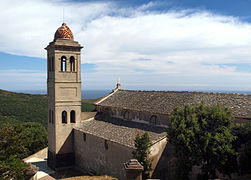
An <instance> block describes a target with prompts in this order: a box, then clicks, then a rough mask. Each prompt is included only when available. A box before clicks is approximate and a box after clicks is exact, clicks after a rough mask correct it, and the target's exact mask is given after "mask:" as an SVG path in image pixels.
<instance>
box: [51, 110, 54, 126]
mask: <svg viewBox="0 0 251 180" xmlns="http://www.w3.org/2000/svg"><path fill="white" fill-rule="evenodd" d="M51 123H52V124H53V123H54V112H53V111H51Z"/></svg>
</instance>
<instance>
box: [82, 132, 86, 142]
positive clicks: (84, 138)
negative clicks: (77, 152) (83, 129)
mask: <svg viewBox="0 0 251 180" xmlns="http://www.w3.org/2000/svg"><path fill="white" fill-rule="evenodd" d="M83 140H84V141H86V134H85V133H83Z"/></svg>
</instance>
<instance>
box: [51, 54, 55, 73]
mask: <svg viewBox="0 0 251 180" xmlns="http://www.w3.org/2000/svg"><path fill="white" fill-rule="evenodd" d="M51 71H55V68H54V57H53V56H52V57H51Z"/></svg>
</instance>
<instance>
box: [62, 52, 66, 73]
mask: <svg viewBox="0 0 251 180" xmlns="http://www.w3.org/2000/svg"><path fill="white" fill-rule="evenodd" d="M61 71H63V72H65V71H66V57H65V56H62V57H61Z"/></svg>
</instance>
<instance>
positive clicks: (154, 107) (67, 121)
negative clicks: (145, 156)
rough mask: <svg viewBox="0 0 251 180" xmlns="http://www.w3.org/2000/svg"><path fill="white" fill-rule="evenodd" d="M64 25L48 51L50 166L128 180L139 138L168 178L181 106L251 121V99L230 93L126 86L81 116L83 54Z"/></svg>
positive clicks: (158, 171)
mask: <svg viewBox="0 0 251 180" xmlns="http://www.w3.org/2000/svg"><path fill="white" fill-rule="evenodd" d="M82 48H83V47H82V46H81V45H80V44H79V43H78V42H77V41H74V38H73V34H72V32H71V30H70V29H69V27H68V26H67V25H66V24H65V23H63V24H62V26H61V27H59V28H58V29H57V31H56V33H55V36H54V40H53V41H52V42H51V43H50V44H49V45H48V46H47V47H46V48H45V49H46V50H47V67H48V68H47V69H48V73H47V77H48V78H47V92H48V113H49V114H48V166H49V167H51V168H52V169H61V168H66V167H71V166H75V167H77V168H79V169H80V170H82V171H84V172H89V173H92V174H106V175H111V176H114V177H117V178H119V179H126V172H125V169H124V163H125V162H127V161H128V160H130V159H131V158H132V151H133V150H134V149H135V147H134V139H135V137H136V135H137V134H143V133H148V134H149V136H150V140H151V142H152V146H151V157H150V158H151V159H153V163H152V169H153V171H152V173H151V175H152V176H153V177H155V178H161V179H165V178H166V177H167V174H168V173H169V172H170V169H171V168H172V156H170V155H169V154H171V148H169V145H168V143H167V138H166V130H165V128H166V127H167V123H168V117H169V115H170V113H171V111H172V110H173V108H175V107H182V106H183V105H184V104H193V103H200V102H204V103H205V104H206V105H211V104H216V103H220V104H221V105H223V106H225V107H229V108H230V109H232V111H233V113H234V115H235V117H236V120H237V121H239V122H246V121H249V120H251V105H250V100H251V96H250V95H242V94H228V93H202V92H175V91H131V90H122V89H121V88H120V84H119V83H118V84H117V88H116V89H114V90H113V92H111V93H110V94H108V95H107V96H105V97H103V98H102V99H100V100H99V101H97V102H96V103H95V106H96V110H97V111H96V112H89V113H86V112H85V113H84V112H81V49H82Z"/></svg>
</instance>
